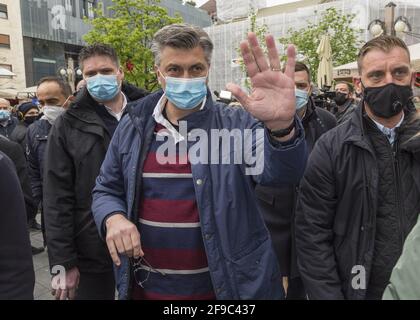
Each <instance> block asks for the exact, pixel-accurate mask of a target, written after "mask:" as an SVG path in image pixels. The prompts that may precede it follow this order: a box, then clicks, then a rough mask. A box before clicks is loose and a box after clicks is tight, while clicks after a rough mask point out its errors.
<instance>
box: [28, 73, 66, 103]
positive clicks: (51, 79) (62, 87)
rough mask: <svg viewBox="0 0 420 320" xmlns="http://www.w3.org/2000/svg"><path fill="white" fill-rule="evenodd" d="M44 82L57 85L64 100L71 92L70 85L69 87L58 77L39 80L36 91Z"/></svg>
mask: <svg viewBox="0 0 420 320" xmlns="http://www.w3.org/2000/svg"><path fill="white" fill-rule="evenodd" d="M44 82H55V83H56V84H58V86H59V87H60V89H61V93H62V94H63V96H65V97H66V98H67V97H68V96H70V95H71V94H72V90H71V87H70V85H69V84H68V83H67V82H66V81H64V80H63V79H61V78H60V77H55V76H48V77H43V78H41V79H40V80H39V81H38V83H37V85H36V87H37V89H38V88H39V86H40V85H41V84H43V83H44Z"/></svg>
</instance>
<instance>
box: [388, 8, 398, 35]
mask: <svg viewBox="0 0 420 320" xmlns="http://www.w3.org/2000/svg"><path fill="white" fill-rule="evenodd" d="M396 6H397V5H396V4H395V3H393V2H390V3H388V4H387V5H386V6H385V34H387V35H391V36H395V35H396V33H395V29H394V18H395V7H396Z"/></svg>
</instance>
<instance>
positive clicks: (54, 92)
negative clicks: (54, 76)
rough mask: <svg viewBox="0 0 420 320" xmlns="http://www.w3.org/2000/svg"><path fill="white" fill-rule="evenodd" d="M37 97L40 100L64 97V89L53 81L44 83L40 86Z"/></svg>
mask: <svg viewBox="0 0 420 320" xmlns="http://www.w3.org/2000/svg"><path fill="white" fill-rule="evenodd" d="M36 95H37V97H38V98H40V97H42V98H46V99H48V97H57V96H63V93H62V89H61V87H60V86H59V84H58V83H56V82H53V81H48V82H43V83H41V84H40V85H39V86H38V89H37V90H36Z"/></svg>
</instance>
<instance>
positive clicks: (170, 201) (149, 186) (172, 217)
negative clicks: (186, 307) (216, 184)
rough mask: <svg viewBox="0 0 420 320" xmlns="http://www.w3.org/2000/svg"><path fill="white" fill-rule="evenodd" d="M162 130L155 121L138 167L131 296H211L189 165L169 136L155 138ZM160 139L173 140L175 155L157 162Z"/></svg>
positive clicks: (188, 297)
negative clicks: (138, 257)
mask: <svg viewBox="0 0 420 320" xmlns="http://www.w3.org/2000/svg"><path fill="white" fill-rule="evenodd" d="M164 132H165V128H164V127H163V126H162V125H160V124H157V125H156V127H155V139H153V142H152V144H151V147H150V150H149V152H148V155H147V158H146V161H145V164H144V168H143V183H142V185H143V189H142V197H141V203H140V206H139V219H140V221H139V228H140V235H141V244H142V249H143V251H144V253H145V256H144V258H145V260H143V261H141V264H140V266H141V267H140V268H139V269H137V271H136V272H135V273H136V274H135V277H133V279H137V281H135V283H134V284H133V299H159V300H167V299H171V300H197V299H215V295H214V292H213V287H212V283H211V279H210V273H209V270H208V263H207V256H206V252H205V249H204V244H203V239H202V233H201V227H200V218H199V213H198V208H197V203H196V199H195V191H194V183H193V180H192V174H191V165H190V163H189V161H188V159H187V158H188V157H187V155H186V154H185V152H184V154H181V153H180V148H178V147H179V145H177V146H175V142H174V141H173V138H172V137H171V136H170V135H168V137H166V138H165V140H164V141H157V139H156V137H157V135H161V134H162V133H164ZM168 139H169V140H168ZM163 143H165V144H168V143H173V147H174V148H176V150H177V152H176V159H172V160H173V161H170V163H165V164H160V163H159V161H158V158H157V150H158V148H159V147H160V146H162V144H163ZM146 279H147V280H146ZM137 282H142V285H143V288H142V287H141V286H139V285H138V283H137Z"/></svg>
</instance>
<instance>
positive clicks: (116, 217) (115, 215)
mask: <svg viewBox="0 0 420 320" xmlns="http://www.w3.org/2000/svg"><path fill="white" fill-rule="evenodd" d="M120 219H125V217H124V215H123V214H122V213H120V212H118V213H117V212H116V213H111V214H110V215H109V216H108V217H107V218H106V220H105V227H106V228H107V229H108V228H109V226H110V225H111V224H112V223H114V222H115V221H118V220H120Z"/></svg>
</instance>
